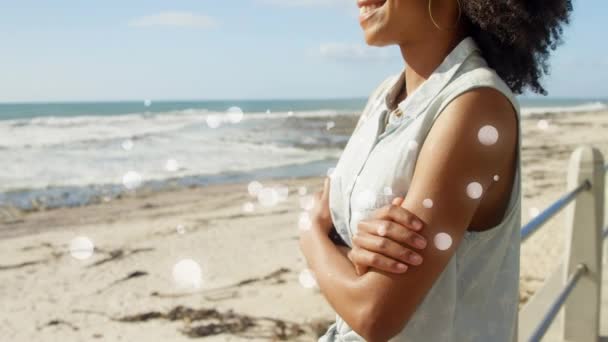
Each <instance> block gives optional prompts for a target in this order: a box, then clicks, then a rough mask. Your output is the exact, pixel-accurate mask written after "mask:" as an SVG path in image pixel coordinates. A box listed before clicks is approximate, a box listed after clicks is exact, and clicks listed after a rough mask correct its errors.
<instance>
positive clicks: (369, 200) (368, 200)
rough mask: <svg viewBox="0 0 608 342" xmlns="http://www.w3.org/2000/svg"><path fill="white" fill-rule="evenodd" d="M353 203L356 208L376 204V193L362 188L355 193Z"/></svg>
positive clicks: (369, 206)
mask: <svg viewBox="0 0 608 342" xmlns="http://www.w3.org/2000/svg"><path fill="white" fill-rule="evenodd" d="M353 204H354V206H355V207H357V208H371V207H373V206H374V205H375V204H376V195H375V194H374V192H373V191H371V190H363V191H361V192H359V193H357V196H356V197H355V201H354V203H353Z"/></svg>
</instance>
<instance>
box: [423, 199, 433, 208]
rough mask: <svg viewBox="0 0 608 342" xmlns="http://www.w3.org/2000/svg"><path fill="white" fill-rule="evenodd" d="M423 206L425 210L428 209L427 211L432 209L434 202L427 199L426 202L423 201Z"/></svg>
mask: <svg viewBox="0 0 608 342" xmlns="http://www.w3.org/2000/svg"><path fill="white" fill-rule="evenodd" d="M422 206H423V207H425V208H427V209H430V208H432V207H433V200H432V199H430V198H427V199H425V200H424V201H422Z"/></svg>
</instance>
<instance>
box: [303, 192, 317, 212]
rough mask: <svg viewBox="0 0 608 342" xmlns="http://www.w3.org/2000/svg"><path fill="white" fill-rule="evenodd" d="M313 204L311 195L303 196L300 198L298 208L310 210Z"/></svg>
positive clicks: (313, 199) (313, 200)
mask: <svg viewBox="0 0 608 342" xmlns="http://www.w3.org/2000/svg"><path fill="white" fill-rule="evenodd" d="M314 204H315V198H314V197H313V196H312V195H304V196H302V197H300V208H302V209H304V210H312V207H313V206H314Z"/></svg>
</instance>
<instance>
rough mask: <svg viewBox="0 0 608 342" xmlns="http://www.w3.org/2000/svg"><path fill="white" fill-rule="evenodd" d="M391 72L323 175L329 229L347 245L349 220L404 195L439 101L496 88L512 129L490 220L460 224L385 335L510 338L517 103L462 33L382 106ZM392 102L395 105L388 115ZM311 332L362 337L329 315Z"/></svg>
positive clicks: (428, 340) (349, 341)
mask: <svg viewBox="0 0 608 342" xmlns="http://www.w3.org/2000/svg"><path fill="white" fill-rule="evenodd" d="M399 82H403V73H400V74H398V75H395V76H392V77H389V78H388V79H386V80H385V81H384V82H383V83H382V84H381V85H380V87H378V89H377V90H376V91H375V92H374V94H372V96H371V97H370V99H369V101H368V103H367V105H366V107H365V109H364V110H363V113H362V115H361V118H360V120H359V123H358V125H357V127H356V128H355V130H354V132H353V134H352V136H351V137H350V139H349V141H348V143H347V145H346V147H345V149H344V151H343V152H342V155H341V156H340V159H339V161H338V164H337V165H336V168H335V169H334V172H333V173H332V175H331V178H332V179H331V187H330V193H329V204H330V212H331V216H332V220H333V223H334V226H335V228H336V231H337V232H338V234H339V235H340V237H341V238H342V239H343V240H344V241H345V242H346V243H347V244H348V245H349V246H351V247H352V239H351V238H352V236H353V234H354V233H355V232H356V231H357V223H358V221H360V220H361V219H363V218H365V217H367V216H368V215H370V214H371V213H372V212H373V211H374V210H376V209H377V208H380V207H383V206H385V205H388V204H390V203H391V201H392V199H393V198H395V197H396V196H400V197H405V195H406V193H407V191H408V188H409V186H410V182H411V179H412V176H413V172H414V167H415V165H416V159H417V156H418V151H419V146H422V144H423V143H424V141H425V138H426V136H427V134H428V132H429V131H430V129H431V126H432V124H433V122H434V121H435V119H436V118H437V117H438V116H439V115H440V113H441V112H442V110H443V109H444V108H445V107H446V106H447V105H448V103H450V101H452V100H453V99H455V98H456V97H457V96H459V95H461V94H462V93H464V92H467V91H470V90H471V89H474V88H477V87H491V88H494V89H497V90H498V91H500V92H501V93H502V94H504V95H505V96H506V97H507V98H508V99H509V100H510V101H511V103H512V105H513V107H514V109H515V111H516V113H517V119H518V129H519V133H518V142H517V144H518V146H517V157H516V171H515V176H514V179H512V181H513V187H512V191H511V194H510V199H509V203H508V206H507V209H506V212H505V214H504V216H503V218H502V220H501V222H500V224H498V225H496V226H494V227H492V228H490V229H488V230H484V231H481V232H474V231H467V232H466V233H465V235H464V238H463V239H462V241H461V243H460V244H459V246H458V247H457V249H456V251H455V254H454V256H453V257H452V259H451V260H450V262H449V263H448V265H447V266H446V268H445V269H444V270H443V272H442V273H441V275H440V276H439V278H438V279H437V280H436V282H435V283H434V284H433V286H432V288H431V289H430V290H429V292H428V293H427V295H426V296H425V298H424V299H423V301H422V302H421V304H420V305H419V306H418V307H417V309H416V311H415V313H414V314H413V316H412V317H411V319H410V320H409V321H408V323H407V324H406V326H405V327H404V328H403V330H402V331H401V332H400V333H399V334H398V335H396V336H395V337H393V338H392V339H391V341H414V342H434V341H437V342H450V341H454V342H471V341H493V342H503V341H504V342H511V341H514V340H515V338H516V336H517V316H518V302H519V248H520V228H521V197H520V190H521V180H520V173H521V166H520V165H521V164H520V163H521V159H520V148H521V133H520V132H521V120H520V115H521V114H520V107H519V103H518V101H517V99H516V98H515V95H514V94H513V93H512V92H511V90H510V88H509V87H508V86H507V85H506V84H505V83H504V81H503V80H502V79H501V78H500V77H499V76H498V75H497V74H496V72H495V71H494V70H493V69H492V68H490V67H489V66H488V65H487V63H486V61H485V60H484V59H483V57H482V55H481V52H480V51H479V48H478V46H477V44H476V43H475V41H474V40H473V39H472V38H471V37H467V38H465V39H463V40H462V41H461V42H460V43H459V44H458V45H457V46H456V47H455V48H454V49H453V50H452V51H451V52H450V53H449V54H448V55H447V56H446V58H445V59H444V60H443V62H442V63H441V64H440V65H439V67H437V69H435V71H434V72H433V73H432V74H431V76H430V77H429V78H428V79H427V80H425V81H424V82H423V83H422V84H421V85H420V86H419V87H418V88H417V89H416V90H415V91H414V92H413V93H412V94H408V95H407V97H406V98H405V100H403V101H402V102H401V103H399V104H398V105H397V108H396V109H394V110H391V109H389V101H390V97H392V96H394V94H393V93H394V89H395V88H397V87H398V86H399ZM398 111H401V112H402V113H403V114H402V115H396V114H397V112H398ZM387 115H389V116H390V117H389V120H386V119H387V117H386V116H387ZM386 121H388V123H387V124H386V125H385V122H386ZM505 181H507V180H505ZM403 290H404V291H407V289H403ZM394 305H399V303H395V304H394ZM319 341H321V342H330V341H343V342H355V341H357V342H358V341H364V339H363V338H362V337H361V336H359V335H358V334H357V333H356V332H355V331H353V330H352V329H351V328H350V327H349V326H348V325H347V324H346V322H345V321H344V320H342V319H341V318H340V316H338V315H336V322H335V323H334V324H332V325H331V326H330V327H329V330H328V331H327V332H326V333H325V335H324V336H322V337H321V338H320V339H319Z"/></svg>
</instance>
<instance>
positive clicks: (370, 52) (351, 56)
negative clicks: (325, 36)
mask: <svg viewBox="0 0 608 342" xmlns="http://www.w3.org/2000/svg"><path fill="white" fill-rule="evenodd" d="M318 55H320V56H321V57H323V58H326V59H331V60H337V61H392V60H396V58H395V57H396V56H395V54H394V53H392V50H388V49H387V48H377V47H370V46H367V45H362V44H352V43H324V44H321V45H320V46H319V49H318Z"/></svg>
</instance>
